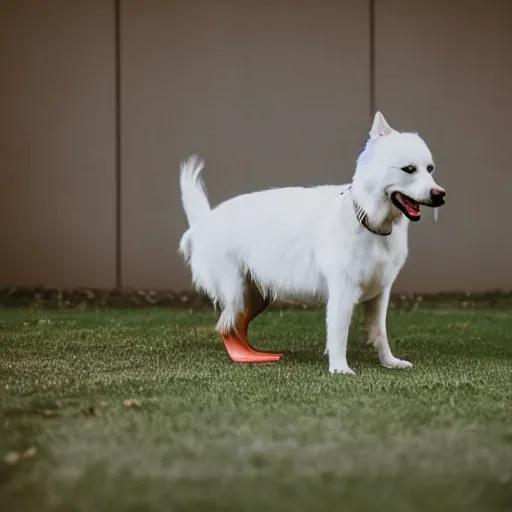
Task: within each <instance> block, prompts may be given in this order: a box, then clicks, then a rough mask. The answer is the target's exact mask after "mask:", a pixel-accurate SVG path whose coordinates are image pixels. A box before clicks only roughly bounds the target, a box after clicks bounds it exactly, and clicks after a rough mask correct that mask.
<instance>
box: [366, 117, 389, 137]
mask: <svg viewBox="0 0 512 512" xmlns="http://www.w3.org/2000/svg"><path fill="white" fill-rule="evenodd" d="M393 132H394V130H393V128H391V126H389V124H388V122H387V121H386V118H385V117H384V116H383V115H382V113H381V112H377V113H376V114H375V117H374V118H373V124H372V129H371V130H370V139H372V140H376V139H378V138H379V137H382V136H383V135H389V134H390V133H393Z"/></svg>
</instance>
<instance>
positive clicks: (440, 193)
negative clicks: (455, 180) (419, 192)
mask: <svg viewBox="0 0 512 512" xmlns="http://www.w3.org/2000/svg"><path fill="white" fill-rule="evenodd" d="M430 200H431V205H432V206H433V207H436V206H442V205H443V204H444V203H446V190H444V189H443V188H433V189H432V190H431V191H430Z"/></svg>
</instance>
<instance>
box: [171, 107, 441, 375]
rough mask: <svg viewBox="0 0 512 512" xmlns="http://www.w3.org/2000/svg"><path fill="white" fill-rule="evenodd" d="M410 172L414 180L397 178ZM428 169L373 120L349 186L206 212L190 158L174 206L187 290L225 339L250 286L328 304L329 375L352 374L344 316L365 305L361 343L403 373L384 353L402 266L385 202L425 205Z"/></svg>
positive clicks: (411, 141) (408, 138)
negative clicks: (183, 225) (188, 273)
mask: <svg viewBox="0 0 512 512" xmlns="http://www.w3.org/2000/svg"><path fill="white" fill-rule="evenodd" d="M410 164H413V165H415V166H416V167H417V169H418V170H417V172H416V173H414V174H407V173H405V172H404V171H402V170H401V168H402V167H404V166H407V165H410ZM431 164H433V161H432V155H431V153H430V151H429V149H428V147H427V146H426V144H425V143H424V142H423V140H422V139H421V138H420V137H419V136H418V135H417V134H414V133H398V132H396V131H395V130H393V129H392V128H390V126H389V125H388V124H387V122H386V120H385V119H384V117H383V116H382V114H380V113H379V112H378V113H377V114H376V115H375V119H374V122H373V126H372V128H371V131H370V139H369V142H368V145H367V147H366V149H365V150H364V151H363V152H362V154H361V155H360V157H359V159H358V162H357V166H356V171H355V174H354V177H353V180H352V184H351V185H350V184H345V185H324V186H317V187H311V188H304V187H286V188H277V189H270V190H264V191H259V192H253V193H249V194H243V195H239V196H236V197H233V198H231V199H229V200H227V201H225V202H223V203H221V204H219V205H218V206H217V207H215V208H214V209H210V205H209V203H208V199H207V197H206V191H205V188H204V184H203V182H202V181H201V171H202V168H203V163H202V161H201V160H199V159H198V158H197V157H191V158H190V159H189V160H187V161H186V162H184V163H182V165H181V179H180V184H181V191H182V201H183V207H184V209H185V212H186V215H187V218H188V220H189V223H190V228H189V229H188V230H187V231H186V232H185V233H184V235H183V237H182V239H181V242H180V252H181V254H182V255H183V256H184V257H185V259H186V261H187V262H188V263H189V265H190V267H191V270H192V277H193V281H194V284H195V286H196V287H197V288H198V289H200V290H202V291H204V292H206V293H207V294H208V295H209V296H210V297H211V299H212V300H213V301H214V303H215V304H219V305H220V307H221V309H222V313H221V316H220V319H219V322H218V324H217V330H218V331H219V332H220V333H226V332H229V331H230V330H231V329H233V328H234V327H235V322H236V319H237V316H238V314H239V313H240V312H241V311H242V310H243V309H244V306H245V305H246V303H247V301H248V300H250V294H249V290H250V288H251V283H254V284H255V285H256V289H257V290H259V292H260V294H261V295H263V296H264V297H269V298H271V299H272V300H276V299H290V298H300V299H310V298H315V299H321V300H323V301H325V302H326V304H327V343H326V352H327V353H328V356H329V370H330V371H331V372H332V373H334V372H340V373H353V371H352V370H351V369H350V367H349V365H348V363H347V357H346V349H347V337H348V331H349V327H350V322H351V317H352V313H353V309H354V307H355V305H356V304H358V303H364V310H365V321H366V325H367V327H368V331H369V343H371V344H373V345H374V346H375V347H376V349H377V351H378V355H379V358H380V361H381V363H382V364H383V365H384V366H386V367H388V368H409V367H411V366H412V365H411V363H409V362H408V361H402V360H400V359H397V358H396V357H395V356H394V355H393V354H392V353H391V350H390V347H389V343H388V338H387V333H386V313H387V308H388V301H389V295H390V291H391V287H392V285H393V282H394V281H395V279H396V277H397V275H398V272H399V271H400V269H401V268H402V266H403V265H404V263H405V261H406V258H407V251H408V248H407V231H408V225H409V220H408V219H407V218H406V217H405V216H404V215H403V214H402V213H401V212H400V210H398V209H397V208H396V207H395V206H394V205H393V204H392V202H391V201H390V194H391V193H392V192H394V191H399V192H402V193H404V194H406V195H407V196H409V197H411V198H413V199H415V200H416V201H418V202H420V203H423V204H429V202H430V191H431V189H433V188H440V187H439V186H438V185H437V184H436V183H435V181H434V180H433V178H432V175H431V174H429V173H428V172H427V170H426V168H427V166H428V165H431ZM342 192H343V194H342ZM354 204H355V205H357V207H358V208H360V209H361V211H364V212H366V213H367V221H368V222H367V224H368V225H369V226H370V227H371V228H374V229H377V230H378V229H384V228H385V229H392V233H391V234H390V235H389V236H380V235H378V234H373V233H371V232H370V231H369V230H368V229H366V228H365V227H364V226H363V225H361V223H360V222H359V219H358V218H357V216H356V209H355V208H354ZM253 288H254V287H253Z"/></svg>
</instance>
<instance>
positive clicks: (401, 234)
mask: <svg viewBox="0 0 512 512" xmlns="http://www.w3.org/2000/svg"><path fill="white" fill-rule="evenodd" d="M406 229H407V228H406V227H405V226H398V227H396V228H395V230H394V232H393V233H392V234H391V235H390V236H388V237H382V236H378V235H372V234H370V233H369V234H368V236H364V237H362V239H361V241H360V243H359V244H358V245H359V248H358V249H359V250H358V251H357V252H358V257H357V258H354V261H353V264H354V266H355V267H356V268H354V271H355V272H354V275H357V276H359V278H360V280H359V286H360V289H361V298H360V301H361V302H362V301H366V300H369V299H371V298H373V297H375V296H376V295H378V294H379V293H380V292H381V291H382V290H383V289H384V288H386V287H387V286H391V285H392V284H393V282H394V280H395V279H396V277H397V275H398V273H399V272H400V269H401V268H402V267H403V265H404V263H405V261H406V259H407V252H408V249H407V233H406Z"/></svg>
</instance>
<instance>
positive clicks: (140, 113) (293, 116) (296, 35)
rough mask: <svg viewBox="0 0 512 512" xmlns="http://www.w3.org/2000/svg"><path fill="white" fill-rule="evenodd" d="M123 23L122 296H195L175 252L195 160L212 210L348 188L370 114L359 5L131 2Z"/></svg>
mask: <svg viewBox="0 0 512 512" xmlns="http://www.w3.org/2000/svg"><path fill="white" fill-rule="evenodd" d="M121 20H122V27H123V31H122V33H123V39H122V48H123V51H122V54H123V61H122V70H123V72H122V84H123V96H122V98H123V99H122V112H123V132H122V155H123V182H122V201H123V206H122V211H123V217H122V226H123V232H122V239H123V252H122V275H123V283H125V284H126V285H128V286H135V287H150V288H151V287H153V288H176V287H182V286H183V287H185V286H186V287H189V286H190V278H189V275H188V273H187V272H186V271H185V270H184V265H183V262H182V260H181V259H180V258H179V257H178V255H177V248H178V242H179V237H180V235H181V234H182V232H183V230H184V229H185V227H186V224H185V218H184V215H183V212H182V208H181V203H180V200H179V190H178V166H179V162H180V160H181V159H183V158H185V157H187V156H188V155H189V153H190V152H191V151H197V152H200V153H201V155H203V156H204V157H205V159H206V162H207V165H208V169H207V170H206V171H205V179H206V180H207V187H208V190H209V193H210V195H211V199H212V201H213V202H214V203H217V202H218V201H220V200H223V199H227V198H228V197H230V196H231V195H233V194H238V193H241V192H246V191H251V190H254V189H257V188H263V187H269V186H280V185H287V184H291V183H296V184H314V183H317V182H330V181H334V182H336V181H338V180H344V179H347V178H349V176H350V168H351V167H352V163H353V161H354V150H355V149H356V148H358V146H359V145H360V144H361V141H362V139H363V138H364V136H365V132H366V131H367V126H366V125H367V122H368V116H369V112H370V106H369V95H368V84H369V33H368V26H369V24H368V6H367V4H366V3H365V2H360V1H359V0H345V1H343V2H335V1H328V2H311V1H301V2H292V1H291V0H266V1H262V2H240V1H238V0H217V1H215V2H207V1H203V2H190V1H189V0H174V1H172V2H164V1H159V0H147V1H145V2H140V1H138V0H125V1H124V2H123V9H122V16H121ZM320 77H321V78H320Z"/></svg>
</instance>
